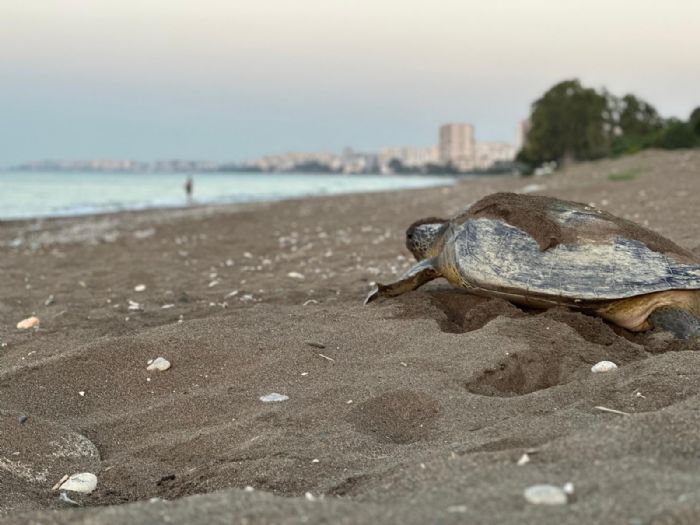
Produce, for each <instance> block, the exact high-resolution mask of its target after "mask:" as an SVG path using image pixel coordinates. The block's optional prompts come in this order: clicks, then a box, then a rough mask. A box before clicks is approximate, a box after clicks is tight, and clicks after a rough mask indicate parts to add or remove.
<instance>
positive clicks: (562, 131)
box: [518, 80, 613, 164]
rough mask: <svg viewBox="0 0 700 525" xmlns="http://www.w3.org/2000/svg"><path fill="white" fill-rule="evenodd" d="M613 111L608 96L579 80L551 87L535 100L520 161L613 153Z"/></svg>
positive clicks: (593, 157)
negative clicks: (586, 86)
mask: <svg viewBox="0 0 700 525" xmlns="http://www.w3.org/2000/svg"><path fill="white" fill-rule="evenodd" d="M611 120H612V114H611V111H610V108H609V105H608V100H607V98H606V97H605V96H604V95H602V94H600V93H598V92H596V91H595V90H594V89H591V88H585V87H583V86H582V85H581V83H580V82H579V81H578V80H567V81H564V82H560V83H558V84H556V85H555V86H554V87H552V88H550V89H549V90H548V91H547V92H546V93H545V94H544V95H543V96H542V98H540V99H538V100H537V101H535V103H534V104H533V107H532V114H531V116H530V123H531V128H530V131H529V133H528V135H527V144H526V146H525V148H524V150H523V151H522V152H521V154H519V155H518V160H520V161H523V162H527V163H530V164H541V163H543V162H547V161H557V162H559V163H561V162H562V161H566V160H590V159H596V158H600V157H604V156H606V155H608V154H609V153H610V143H611V137H612V131H613V130H612V128H613V125H612V122H611Z"/></svg>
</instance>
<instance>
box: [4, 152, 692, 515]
mask: <svg viewBox="0 0 700 525" xmlns="http://www.w3.org/2000/svg"><path fill="white" fill-rule="evenodd" d="M496 191H516V192H530V193H536V194H541V195H550V196H554V197H559V198H565V199H571V200H575V201H579V202H585V203H591V204H592V205H594V206H597V207H599V208H602V209H605V210H607V211H610V212H612V213H614V214H616V215H619V216H621V217H625V218H628V219H631V220H634V221H636V222H638V223H640V224H642V225H644V226H647V227H649V228H651V229H653V230H655V231H657V232H659V233H661V234H663V235H665V236H667V237H669V238H670V239H672V240H673V241H675V242H676V243H678V244H679V245H680V246H682V247H684V248H686V249H689V250H691V251H692V252H694V253H695V254H698V255H700V206H698V204H697V202H698V195H699V194H700V151H697V150H696V151H680V152H674V153H669V152H659V151H647V152H644V153H641V154H638V155H635V156H629V157H624V158H622V159H618V160H604V161H599V162H594V163H587V164H580V165H575V166H572V167H570V168H568V169H566V170H563V171H561V172H559V173H556V174H554V175H550V176H543V177H537V178H515V177H494V178H482V179H470V180H464V181H461V182H459V183H458V184H457V185H455V186H453V187H449V188H432V189H423V190H411V191H402V192H394V193H377V194H358V195H344V196H337V197H324V198H314V199H302V200H290V201H284V202H277V203H262V204H251V205H245V206H235V207H234V206H228V207H226V206H223V207H209V208H192V209H186V210H170V211H158V210H155V211H145V212H138V213H124V214H115V215H104V216H97V217H87V218H75V219H52V220H43V221H22V222H0V250H1V253H2V256H1V257H0V275H1V276H2V278H1V279H0V344H1V345H2V346H1V347H0V521H3V522H5V523H18V524H19V523H41V524H59V523H60V524H63V523H65V524H68V523H71V524H88V523H89V524H98V523H99V524H121V523H123V524H147V523H157V522H165V521H166V520H167V521H168V522H170V523H194V522H199V523H334V524H335V523H347V524H350V523H402V524H408V523H410V524H413V523H415V524H422V523H474V524H522V523H537V524H552V525H554V524H582V523H591V524H592V523H602V524H624V525H641V524H688V525H690V524H695V523H700V353H698V352H697V350H700V344H698V343H697V342H678V341H672V340H669V339H668V338H665V337H664V336H663V334H653V333H646V334H632V333H629V332H625V331H624V330H622V329H619V328H614V327H612V326H610V325H608V324H606V323H605V322H603V321H602V320H600V319H597V318H594V317H590V316H587V315H584V314H581V313H574V312H571V311H568V310H565V309H554V310H550V311H547V312H539V311H531V310H524V309H521V308H518V307H516V306H514V305H512V304H510V303H508V302H505V301H503V300H500V299H484V298H477V297H474V296H470V295H468V294H466V293H464V292H462V291H459V290H456V289H453V288H451V287H450V286H449V285H448V284H447V283H446V282H445V281H444V280H438V281H434V282H432V283H429V284H428V285H426V286H425V287H424V288H421V289H420V290H418V291H416V292H412V293H410V294H407V295H405V296H402V297H400V298H396V299H391V300H383V301H380V302H377V303H373V304H370V305H367V306H364V305H363V299H364V297H365V295H366V293H367V291H368V289H369V287H370V284H371V283H372V282H373V281H383V282H386V281H389V280H391V279H392V278H394V277H395V276H396V275H397V274H399V273H401V272H402V271H404V270H406V269H408V268H409V267H410V266H411V265H412V258H411V256H410V253H409V252H408V251H407V250H406V248H405V247H404V231H405V229H406V227H407V226H408V225H409V224H411V223H412V222H413V221H414V220H416V219H419V218H421V217H425V216H451V215H454V214H457V213H458V212H459V211H460V210H462V209H463V208H464V207H465V206H466V205H467V204H469V203H471V202H474V201H476V200H477V199H479V198H481V197H483V196H485V195H487V194H490V193H493V192H496ZM139 285H143V287H140V286H139ZM137 288H138V290H142V291H137V290H136V289H137ZM142 288H143V289H142ZM32 315H35V316H36V317H38V318H39V320H40V324H39V326H38V327H37V328H35V329H29V330H18V329H17V328H16V325H17V323H18V322H19V321H21V320H22V319H25V318H28V317H30V316H32ZM158 357H163V358H165V359H167V360H168V361H169V362H170V363H171V367H170V368H169V369H168V370H165V371H158V370H150V371H149V370H147V366H148V362H149V360H153V359H156V358H158ZM601 360H610V361H613V362H615V363H617V364H618V365H619V369H618V370H616V371H614V372H611V373H606V374H592V373H591V371H590V368H591V366H592V365H593V364H595V363H596V362H598V361H601ZM273 393H276V394H281V395H283V396H286V397H288V399H287V400H285V401H278V402H263V401H261V399H260V398H261V397H262V396H266V395H269V394H273ZM598 406H603V407H607V408H609V409H613V410H617V411H621V412H623V414H619V413H611V412H606V411H601V410H599V409H596V408H595V407H598ZM524 454H527V455H528V456H527V457H528V458H529V462H527V463H525V464H518V462H519V460H520V459H521V458H522V457H523V455H524ZM520 463H523V461H520ZM78 472H92V473H94V474H95V475H96V476H97V479H98V485H97V489H96V490H95V491H94V492H92V493H91V494H89V495H83V496H81V495H79V494H69V495H70V497H71V499H73V500H75V502H76V503H77V505H76V504H72V503H68V502H65V501H62V500H61V499H60V492H59V491H55V490H52V487H53V486H54V484H55V483H57V482H58V481H59V480H60V479H61V478H62V477H63V476H64V475H70V474H74V473H78ZM569 482H570V483H572V484H573V486H574V493H573V495H572V496H571V497H570V500H569V502H568V503H567V504H565V505H559V506H546V505H533V504H530V503H528V502H527V501H526V500H525V498H524V497H523V491H524V490H525V489H526V488H527V487H529V486H531V485H535V484H539V483H548V484H554V485H558V486H563V485H564V484H565V483H569Z"/></svg>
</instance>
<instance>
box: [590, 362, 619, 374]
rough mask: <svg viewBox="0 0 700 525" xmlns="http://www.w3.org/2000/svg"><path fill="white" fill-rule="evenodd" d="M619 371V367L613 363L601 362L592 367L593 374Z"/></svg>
mask: <svg viewBox="0 0 700 525" xmlns="http://www.w3.org/2000/svg"><path fill="white" fill-rule="evenodd" d="M613 370H617V365H616V364H615V363H613V362H612V361H600V362H599V363H596V364H594V365H593V366H592V367H591V372H593V373H594V374H599V373H601V372H612V371H613Z"/></svg>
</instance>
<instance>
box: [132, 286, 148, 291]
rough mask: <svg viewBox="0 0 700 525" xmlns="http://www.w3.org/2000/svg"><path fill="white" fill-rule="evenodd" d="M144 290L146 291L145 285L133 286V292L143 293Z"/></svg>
mask: <svg viewBox="0 0 700 525" xmlns="http://www.w3.org/2000/svg"><path fill="white" fill-rule="evenodd" d="M145 289H146V285H145V284H137V285H136V286H134V291H135V292H143V291H144V290H145Z"/></svg>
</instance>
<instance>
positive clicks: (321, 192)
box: [0, 172, 459, 221]
mask: <svg viewBox="0 0 700 525" xmlns="http://www.w3.org/2000/svg"><path fill="white" fill-rule="evenodd" d="M66 173H67V174H68V175H70V176H75V175H82V174H83V173H82V172H81V173H70V172H56V173H55V175H56V176H60V175H64V174H66ZM40 175H50V176H53V175H54V174H53V173H48V172H45V173H44V172H42V173H40ZM93 175H97V176H99V175H101V174H99V173H97V174H93ZM105 175H126V176H128V175H139V176H140V175H144V176H150V175H153V174H148V173H147V174H133V173H127V174H120V173H106V174H105ZM163 175H165V176H172V175H178V176H179V174H171V173H167V174H163ZM205 175H221V174H218V173H215V174H205ZM234 175H240V174H234ZM242 175H248V176H250V175H253V176H255V177H257V176H258V175H259V174H242ZM280 175H282V176H286V175H287V174H271V176H280ZM288 175H289V176H290V178H291V177H294V176H302V177H304V178H308V177H313V178H316V177H317V174H299V173H295V174H288ZM318 177H319V178H318V180H321V181H324V182H330V183H332V182H333V181H337V180H353V178H354V179H355V180H356V181H357V180H359V179H360V178H362V177H365V178H364V179H362V180H364V181H365V186H364V187H362V186H357V187H352V186H351V187H335V188H334V187H324V186H321V187H318V188H312V187H309V188H306V189H305V190H302V191H301V192H300V193H294V191H291V190H290V191H289V192H288V193H287V194H285V195H274V194H271V193H247V192H245V191H244V192H242V193H239V194H229V195H225V192H226V190H220V191H222V192H223V193H224V196H221V195H209V196H204V197H198V199H199V202H197V199H195V204H194V206H196V207H200V206H219V205H237V204H249V203H255V202H278V201H284V200H288V199H304V198H315V197H324V196H333V195H345V194H352V193H376V192H385V191H401V190H404V189H420V188H429V187H442V186H450V185H452V184H455V183H456V182H457V181H458V180H459V179H458V178H456V177H447V176H445V177H440V176H420V177H418V176H412V175H386V176H385V175H372V176H365V175H357V176H355V175H343V174H340V175H332V176H331V177H330V178H328V177H325V178H324V177H322V176H320V175H318ZM367 177H369V179H368V178H367ZM297 180H298V179H297ZM368 180H370V181H374V182H382V183H386V182H389V181H391V182H392V183H393V187H392V186H385V185H380V186H379V187H377V188H373V187H371V186H368V185H367V181H368ZM408 181H412V182H411V183H409V182H408ZM415 181H421V184H420V185H415V184H414V182H415ZM125 183H126V182H125ZM104 191H109V186H106V187H105V188H104ZM145 191H146V192H145V193H144V196H143V198H144V199H147V198H148V190H147V189H146V190H145ZM209 191H211V190H205V191H204V193H205V195H206V193H208V192H209ZM228 191H232V190H231V189H229V190H228ZM296 191H298V190H296ZM200 193H201V190H200ZM195 194H197V192H195ZM178 195H179V193H178ZM170 199H171V200H172V202H165V201H163V202H156V201H152V202H141V203H136V202H134V203H132V204H131V205H128V204H124V203H122V204H110V203H103V204H99V203H96V204H88V203H76V204H73V205H70V206H69V207H68V208H66V209H65V210H63V211H53V212H49V213H45V214H39V215H34V216H7V217H4V218H3V217H0V221H15V220H32V219H47V218H64V217H69V218H70V217H82V216H96V215H108V214H113V213H123V212H130V211H147V210H157V209H186V208H189V207H192V206H191V205H190V204H188V202H187V200H186V199H184V198H180V197H179V196H178V197H175V196H172V197H171V198H170ZM161 200H162V197H161ZM1 204H2V203H1V202H0V205H1ZM110 206H111V209H110ZM100 208H105V209H104V210H101V209H100Z"/></svg>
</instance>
